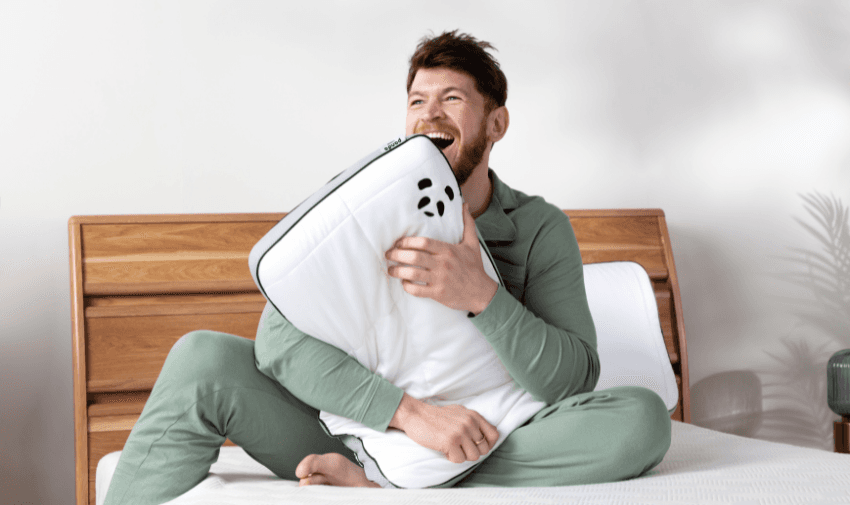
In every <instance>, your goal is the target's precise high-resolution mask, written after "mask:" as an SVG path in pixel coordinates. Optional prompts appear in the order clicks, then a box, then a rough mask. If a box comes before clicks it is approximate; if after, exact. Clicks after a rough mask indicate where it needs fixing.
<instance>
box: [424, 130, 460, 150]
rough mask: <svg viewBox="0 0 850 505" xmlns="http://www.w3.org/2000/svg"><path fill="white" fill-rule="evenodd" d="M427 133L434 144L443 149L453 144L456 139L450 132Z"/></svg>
mask: <svg viewBox="0 0 850 505" xmlns="http://www.w3.org/2000/svg"><path fill="white" fill-rule="evenodd" d="M425 135H427V136H428V138H429V139H431V141H433V142H434V145H436V146H437V147H438V148H439V149H440V150H441V151H442V150H443V149H445V148H447V147H449V146H450V145H452V143H454V141H455V138H454V137H453V136H451V135H449V134H448V133H443V132H432V133H426V134H425Z"/></svg>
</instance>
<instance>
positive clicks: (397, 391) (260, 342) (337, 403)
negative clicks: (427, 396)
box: [254, 303, 404, 431]
mask: <svg viewBox="0 0 850 505" xmlns="http://www.w3.org/2000/svg"><path fill="white" fill-rule="evenodd" d="M254 360H255V362H256V365H257V368H258V369H259V370H260V371H261V372H262V373H263V374H265V375H267V376H268V377H270V378H271V379H274V380H276V381H277V382H279V383H280V384H281V385H282V386H283V387H285V388H286V389H287V390H289V392H290V393H292V394H293V395H294V396H295V397H296V398H298V399H299V400H301V401H302V402H304V403H306V404H307V405H309V406H311V407H313V408H315V409H318V410H323V411H326V412H330V413H332V414H336V415H339V416H342V417H346V418H348V419H353V420H354V421H357V422H360V423H363V424H365V425H366V426H368V427H370V428H372V429H374V430H377V431H386V429H387V427H388V426H389V423H390V421H391V420H392V418H393V415H395V411H396V410H397V409H398V405H399V403H401V398H402V396H403V395H404V391H403V390H402V389H401V388H399V387H397V386H395V385H393V384H392V383H390V382H389V381H387V380H386V379H384V378H383V377H381V376H380V375H377V374H375V373H373V372H372V371H371V370H369V369H368V368H366V367H364V366H363V365H362V364H360V362H358V361H357V360H356V359H354V358H353V357H351V356H349V355H348V354H346V353H345V352H343V351H342V350H340V349H339V348H337V347H334V346H332V345H330V344H326V343H325V342H322V341H321V340H319V339H317V338H314V337H312V336H310V335H307V334H306V333H304V332H302V331H301V330H299V329H297V328H296V327H295V326H294V325H293V324H292V323H290V322H289V321H288V320H287V319H286V318H284V317H283V316H282V315H281V314H280V312H278V311H277V309H275V308H274V306H272V305H271V304H270V303H266V308H265V310H264V311H263V315H262V316H261V318H260V325H259V328H258V329H257V338H256V341H255V344H254Z"/></svg>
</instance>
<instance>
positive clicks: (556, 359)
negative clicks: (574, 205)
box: [471, 214, 600, 404]
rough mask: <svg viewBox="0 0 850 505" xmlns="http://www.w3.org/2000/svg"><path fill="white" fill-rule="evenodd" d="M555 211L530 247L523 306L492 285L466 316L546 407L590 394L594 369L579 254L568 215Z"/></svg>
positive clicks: (594, 353) (593, 343)
mask: <svg viewBox="0 0 850 505" xmlns="http://www.w3.org/2000/svg"><path fill="white" fill-rule="evenodd" d="M561 215H562V216H563V218H564V219H560V218H558V219H555V220H554V223H553V224H552V225H550V226H546V227H544V228H542V229H541V230H540V233H539V234H538V236H537V237H535V239H534V241H533V242H532V244H531V248H530V249H529V255H528V261H527V267H526V279H527V280H526V286H525V291H524V294H523V298H524V300H523V301H524V303H525V305H523V303H520V301H519V300H517V299H516V298H514V297H513V296H512V295H511V294H510V292H509V291H508V290H507V289H506V288H505V287H504V286H499V288H498V290H497V291H496V295H495V296H494V297H493V299H492V300H491V301H490V304H489V305H488V306H487V308H486V309H485V310H483V311H482V312H481V313H479V314H478V315H477V316H475V317H473V318H471V320H472V321H473V323H474V324H475V326H476V327H477V328H478V329H479V330H480V331H481V333H482V334H483V335H484V336H485V337H486V338H487V340H488V341H489V342H490V343H491V344H492V345H493V347H494V348H495V350H496V354H497V355H498V356H499V358H500V359H501V360H502V363H504V365H505V367H506V368H507V370H508V372H509V373H510V374H511V377H513V378H514V380H516V381H517V383H518V384H519V385H520V386H521V387H522V388H523V389H525V390H526V391H528V392H529V393H531V395H532V396H533V397H534V398H535V399H536V400H540V401H543V402H546V403H547V404H552V403H555V402H558V401H560V400H562V399H564V398H567V397H569V396H572V395H575V394H578V393H583V392H587V391H592V390H593V388H594V387H596V383H597V381H598V380H599V372H600V366H599V354H598V353H597V350H596V328H595V326H594V324H593V318H592V316H591V314H590V308H589V307H588V304H587V295H586V293H585V288H584V269H583V267H582V262H581V254H580V252H579V249H578V243H577V242H576V238H575V233H574V232H573V228H572V225H571V224H570V222H569V218H567V217H566V216H565V215H563V214H561ZM547 228H548V230H547Z"/></svg>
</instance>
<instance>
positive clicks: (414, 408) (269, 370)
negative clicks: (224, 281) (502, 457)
mask: <svg viewBox="0 0 850 505" xmlns="http://www.w3.org/2000/svg"><path fill="white" fill-rule="evenodd" d="M254 359H255V362H256V365H257V368H258V369H259V370H260V371H261V372H262V373H263V374H265V375H267V376H268V377H270V378H272V379H274V380H276V381H277V382H279V383H280V384H281V385H283V386H284V387H285V388H286V389H287V390H289V392H290V393H292V394H293V395H295V397H296V398H298V399H299V400H301V401H303V402H304V403H306V404H307V405H310V406H311V407H313V408H315V409H318V410H323V411H325V412H330V413H332V414H336V415H339V416H342V417H346V418H348V419H353V420H355V421H357V422H360V423H363V424H365V425H366V426H368V427H370V428H372V429H374V430H377V431H386V429H387V428H388V427H392V428H397V429H400V430H402V431H404V432H405V433H406V434H407V436H408V437H410V438H411V440H413V441H414V442H416V443H418V444H419V445H422V446H425V447H428V448H429V449H434V450H436V451H439V452H442V453H443V454H445V455H446V457H447V458H448V459H449V460H450V461H453V462H455V463H461V462H463V461H476V460H477V459H478V458H479V457H480V456H481V455H483V454H486V453H487V452H489V451H490V447H492V445H493V444H494V443H495V442H496V440H498V438H499V434H498V432H497V431H496V428H495V427H493V426H492V425H491V424H490V423H489V422H487V421H486V420H485V419H484V418H483V417H481V415H480V414H478V413H477V412H475V411H473V410H469V409H467V408H465V407H463V406H460V405H450V406H448V407H437V406H433V405H428V404H426V403H423V402H420V401H419V400H416V399H414V398H412V397H411V396H409V395H407V394H405V393H404V391H403V390H402V389H400V388H398V387H397V386H395V385H393V384H391V383H390V382H389V381H387V380H386V379H384V378H383V377H381V376H379V375H377V374H375V373H373V372H372V371H371V370H369V369H367V368H366V367H364V366H363V365H362V364H360V362H358V361H357V360H356V359H354V358H352V357H351V356H349V355H348V354H346V353H345V352H343V351H342V350H340V349H338V348H337V347H334V346H332V345H330V344H327V343H325V342H322V341H321V340H319V339H317V338H314V337H312V336H310V335H307V334H306V333H304V332H302V331H300V330H299V329H297V328H296V327H295V326H294V325H293V324H292V323H290V322H289V321H287V320H286V319H285V318H284V317H283V316H281V315H280V313H279V312H278V311H277V310H275V308H274V307H273V306H272V305H271V304H266V308H265V310H264V311H263V315H262V317H261V320H260V326H259V328H258V330H257V339H256V342H255V344H254ZM482 440H483V441H482ZM476 442H478V443H476Z"/></svg>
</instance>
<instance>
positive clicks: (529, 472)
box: [458, 386, 671, 487]
mask: <svg viewBox="0 0 850 505" xmlns="http://www.w3.org/2000/svg"><path fill="white" fill-rule="evenodd" d="M670 429H671V422H670V416H669V414H668V413H667V408H666V406H665V405H664V402H663V400H661V398H660V397H659V396H658V395H657V394H656V393H654V392H653V391H651V390H649V389H646V388H641V387H631V386H623V387H617V388H612V389H607V390H604V391H595V392H590V393H583V394H579V395H575V396H572V397H570V398H567V399H565V400H563V401H561V402H559V403H556V404H554V405H550V406H549V407H546V408H545V409H543V410H541V411H540V412H539V413H538V414H537V415H535V416H534V417H533V418H532V419H531V420H530V421H529V422H528V423H526V424H525V425H523V426H522V427H520V428H518V429H516V430H515V431H514V432H513V433H511V435H510V436H509V437H508V438H507V439H506V440H505V442H504V443H503V444H502V445H501V446H499V447H498V448H497V449H496V450H495V451H494V452H493V454H492V455H490V456H489V457H488V458H487V459H486V460H484V462H483V463H482V464H481V465H479V466H478V467H477V468H476V469H475V471H473V472H472V473H471V474H470V475H469V476H468V477H467V478H466V479H464V480H463V481H462V482H460V483H459V484H458V487H475V486H505V487H523V486H567V485H575V484H595V483H602V482H615V481H619V480H625V479H630V478H633V477H637V476H639V475H641V474H643V473H645V472H647V471H649V470H651V469H652V468H654V467H655V466H656V465H658V464H659V463H660V462H661V460H662V459H663V458H664V455H665V454H666V453H667V449H669V448H670Z"/></svg>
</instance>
